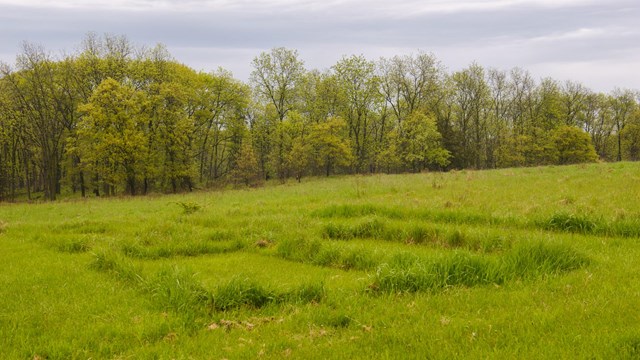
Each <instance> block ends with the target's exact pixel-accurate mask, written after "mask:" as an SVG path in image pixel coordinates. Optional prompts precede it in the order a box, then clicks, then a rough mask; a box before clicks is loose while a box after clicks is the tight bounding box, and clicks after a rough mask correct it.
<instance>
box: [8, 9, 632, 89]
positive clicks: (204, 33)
mask: <svg viewBox="0 0 640 360" xmlns="http://www.w3.org/2000/svg"><path fill="white" fill-rule="evenodd" d="M638 18H640V5H639V4H637V1H635V0H613V1H607V2H599V1H590V0H565V1H559V0H513V1H507V0H486V1H469V0H466V1H461V0H460V1H443V0H430V1H415V0H404V1H396V2H389V1H382V0H376V1H364V0H355V1H317V0H306V1H293V0H271V1H257V2H255V1H224V0H218V1H169V0H165V1H150V0H138V1H133V2H131V1H124V0H118V1H106V0H104V1H91V2H89V1H81V0H67V1H57V2H54V4H53V5H52V4H51V2H48V1H43V0H39V1H20V2H18V1H1V2H0V24H1V25H0V30H1V32H2V37H1V38H0V59H1V60H3V61H6V62H11V61H13V58H14V57H15V54H16V53H17V52H19V48H20V43H21V41H23V40H27V41H31V42H37V43H41V44H43V45H45V46H46V47H47V48H48V49H51V50H58V49H64V50H66V51H67V52H69V51H74V50H75V47H76V46H77V44H79V43H80V41H81V40H82V38H83V37H84V34H85V33H87V32H88V31H95V32H97V33H103V32H108V33H115V34H125V35H127V36H128V37H129V38H130V39H131V40H132V41H134V42H135V43H138V44H147V45H153V44H155V43H157V42H161V43H164V44H165V45H167V47H168V48H169V49H170V50H171V51H172V53H173V55H174V56H175V57H176V58H177V59H178V60H179V61H181V62H184V63H186V64H188V65H190V66H193V67H194V68H196V69H201V70H213V69H215V68H217V67H219V66H222V67H224V68H227V69H229V70H231V71H233V72H234V74H235V75H236V76H237V77H239V78H241V79H246V78H247V77H248V74H249V72H250V61H251V59H252V58H253V57H254V56H256V55H258V54H259V53H260V52H261V51H265V50H268V49H270V48H273V47H276V46H286V47H291V48H296V49H298V50H299V51H300V54H301V56H302V57H303V59H304V60H305V61H306V63H307V66H308V67H316V68H320V69H323V68H328V67H330V66H331V65H332V64H333V63H335V61H336V60H338V59H339V58H340V57H341V56H342V55H343V54H352V53H355V54H361V53H362V54H364V55H365V56H367V57H369V58H371V59H377V58H378V57H380V56H391V55H394V54H405V53H410V52H416V51H417V50H419V49H420V50H424V51H433V52H434V53H435V55H436V56H437V57H438V58H439V59H441V60H442V62H443V64H444V65H446V66H448V67H449V68H450V69H451V70H455V69H459V68H462V67H464V66H466V65H468V64H469V63H470V62H471V61H474V60H477V61H478V62H479V63H480V64H482V65H484V66H487V67H498V68H510V67H514V66H519V67H523V68H525V69H530V70H531V71H532V72H534V73H535V75H536V76H539V77H542V76H547V75H551V76H554V77H556V78H558V79H564V78H573V79H574V80H578V81H581V82H583V83H585V85H587V86H590V87H592V88H594V89H596V90H601V91H609V90H610V89H612V88H613V87H615V86H627V87H635V88H638V87H640V75H639V74H637V73H634V71H635V66H634V62H635V63H636V64H637V63H640V46H639V45H636V44H640V41H639V40H640V26H639V25H638V24H637V22H638V21H637V19H638ZM611 66H613V67H615V69H610V68H608V67H611ZM559 69H563V71H558V70H559ZM578 69H583V70H582V71H578ZM614 70H615V71H614ZM543 72H544V73H543ZM625 72H626V76H624V75H623V73H625ZM602 74H609V76H602Z"/></svg>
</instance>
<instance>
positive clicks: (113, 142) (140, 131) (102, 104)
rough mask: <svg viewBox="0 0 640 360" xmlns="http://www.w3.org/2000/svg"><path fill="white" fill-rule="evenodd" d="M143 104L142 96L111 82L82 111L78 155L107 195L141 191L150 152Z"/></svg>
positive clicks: (127, 87)
mask: <svg viewBox="0 0 640 360" xmlns="http://www.w3.org/2000/svg"><path fill="white" fill-rule="evenodd" d="M144 101H145V96H144V94H143V93H141V92H139V91H135V90H134V89H133V88H131V87H129V86H126V85H121V84H120V83H119V82H117V81H116V80H114V79H111V78H108V79H106V80H104V81H103V82H102V83H101V84H100V85H99V86H98V88H96V90H95V92H94V94H93V95H92V96H91V97H90V100H89V103H87V104H85V105H82V106H81V107H80V111H81V112H82V113H84V116H83V117H82V120H80V122H79V124H78V149H77V151H78V152H79V153H80V154H81V158H82V162H83V163H82V166H84V167H85V168H86V169H87V170H88V171H91V172H93V173H94V174H95V179H96V180H97V182H98V184H96V185H103V189H104V191H105V192H106V193H107V195H113V194H115V192H116V189H117V188H118V187H120V186H122V185H124V188H125V189H126V192H127V193H128V194H130V195H135V194H136V191H137V189H138V181H139V180H140V179H141V178H142V175H143V173H144V166H145V160H146V159H147V156H146V153H147V151H148V148H147V143H148V142H147V139H146V134H145V130H144V126H145V120H146V119H145V117H144V114H143V113H142V112H141V104H142V103H143V102H144ZM97 193H99V192H97Z"/></svg>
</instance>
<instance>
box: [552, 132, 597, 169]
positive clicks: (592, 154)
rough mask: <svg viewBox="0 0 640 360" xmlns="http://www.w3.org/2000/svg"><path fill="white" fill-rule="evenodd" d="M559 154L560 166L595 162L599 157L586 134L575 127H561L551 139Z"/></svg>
mask: <svg viewBox="0 0 640 360" xmlns="http://www.w3.org/2000/svg"><path fill="white" fill-rule="evenodd" d="M551 141H552V142H553V144H554V146H555V149H556V150H557V152H558V164H560V165H566V164H579V163H585V162H594V161H596V160H597V159H598V155H597V154H596V151H595V149H594V147H593V144H592V143H591V138H590V137H589V134H587V133H586V132H584V131H582V130H580V129H578V128H576V127H574V126H560V127H558V128H557V129H556V130H555V131H554V132H553V136H552V138H551Z"/></svg>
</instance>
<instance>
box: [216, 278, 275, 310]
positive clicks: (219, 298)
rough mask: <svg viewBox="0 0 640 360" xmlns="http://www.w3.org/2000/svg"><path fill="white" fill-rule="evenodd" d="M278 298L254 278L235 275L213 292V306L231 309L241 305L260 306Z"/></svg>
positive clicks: (218, 308) (217, 308) (220, 308)
mask: <svg viewBox="0 0 640 360" xmlns="http://www.w3.org/2000/svg"><path fill="white" fill-rule="evenodd" d="M276 299H277V294H276V293H275V292H274V291H273V290H271V289H267V288H265V287H263V286H262V285H260V284H259V283H257V282H256V281H254V280H251V279H248V278H240V277H235V278H233V279H231V280H230V281H229V282H228V283H226V284H223V285H219V286H218V287H217V288H216V289H215V291H214V292H213V302H212V305H213V308H214V309H215V310H221V311H225V310H229V309H232V308H237V307H240V306H249V307H253V308H260V307H262V306H264V305H266V304H268V303H270V302H273V301H275V300H276Z"/></svg>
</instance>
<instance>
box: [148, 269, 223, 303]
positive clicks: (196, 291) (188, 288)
mask: <svg viewBox="0 0 640 360" xmlns="http://www.w3.org/2000/svg"><path fill="white" fill-rule="evenodd" d="M144 289H145V290H146V291H147V292H148V293H150V294H151V296H152V298H153V299H154V300H155V301H156V303H157V304H159V305H160V306H161V307H163V308H165V309H167V310H174V311H177V312H180V313H183V314H184V313H187V314H188V313H194V312H198V310H200V311H201V310H202V309H205V308H206V307H207V305H209V304H211V303H212V298H213V297H212V295H211V293H210V292H209V291H208V290H207V289H205V288H204V286H202V284H201V283H200V282H199V281H198V279H197V278H196V274H195V273H194V272H193V271H191V270H189V269H184V268H178V267H175V266H174V267H167V268H163V269H161V270H160V271H159V272H158V273H157V274H156V275H155V276H154V277H152V278H151V279H149V280H148V281H147V282H146V283H145V286H144Z"/></svg>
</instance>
